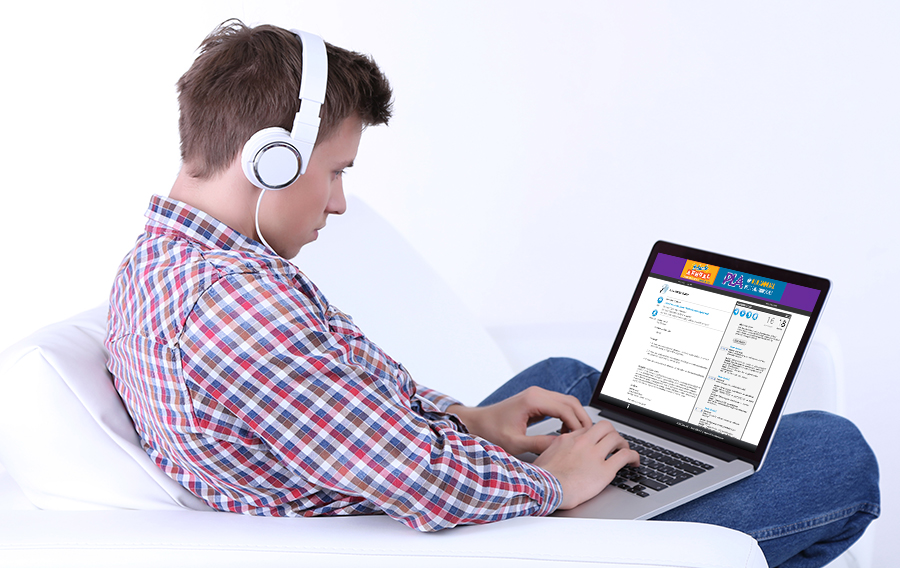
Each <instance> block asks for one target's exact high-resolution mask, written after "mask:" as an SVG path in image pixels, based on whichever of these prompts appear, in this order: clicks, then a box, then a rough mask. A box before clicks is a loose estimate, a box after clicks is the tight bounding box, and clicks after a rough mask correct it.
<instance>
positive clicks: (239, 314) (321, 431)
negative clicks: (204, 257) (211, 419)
mask: <svg viewBox="0 0 900 568" xmlns="http://www.w3.org/2000/svg"><path fill="white" fill-rule="evenodd" d="M253 279H254V275H252V274H251V275H233V276H228V277H226V278H223V279H222V280H220V281H219V282H217V283H216V284H215V285H214V286H212V287H211V288H210V289H209V290H208V291H207V292H206V293H205V294H204V295H203V297H202V298H201V300H200V301H199V302H198V304H197V306H196V307H195V309H194V311H193V312H192V314H191V316H190V317H189V319H188V322H187V326H186V328H185V332H184V334H183V337H184V339H183V342H182V350H183V353H184V359H185V360H184V361H183V363H182V364H183V366H184V369H185V374H186V375H190V377H191V379H192V381H193V382H194V383H195V384H196V385H197V387H196V388H197V390H198V393H197V394H196V396H197V397H198V399H201V398H203V397H214V398H215V399H216V400H217V401H219V402H220V403H221V404H223V405H224V406H225V407H226V408H227V409H228V411H229V412H230V413H233V414H234V416H236V417H237V418H239V419H240V421H242V422H243V423H246V425H247V426H248V427H249V429H250V430H252V432H253V433H254V435H255V436H258V437H259V438H260V439H261V440H262V441H263V442H264V443H265V445H266V446H268V447H269V448H271V451H272V453H273V454H274V455H276V456H277V457H278V460H279V462H281V463H283V464H286V465H287V466H288V467H289V468H290V469H291V470H292V471H294V472H296V474H297V475H298V478H299V479H302V480H305V481H306V482H308V484H309V487H302V488H298V493H302V492H303V491H306V492H312V493H318V494H321V495H329V496H331V498H339V495H347V496H352V497H354V498H359V497H362V498H363V499H365V500H366V501H368V502H370V503H371V504H372V505H373V506H374V507H377V508H378V509H380V510H382V511H384V512H385V513H387V514H388V515H390V516H392V517H394V518H396V519H398V520H401V521H402V522H404V523H406V524H408V525H409V526H412V527H415V528H417V529H419V530H428V531H430V530H438V529H441V528H446V527H450V526H455V525H457V524H467V523H483V522H491V521H495V520H500V519H504V518H508V517H513V516H518V515H543V514H548V513H550V512H552V511H553V510H555V509H556V508H557V506H558V505H559V503H560V502H561V500H562V495H561V491H560V487H559V483H558V482H557V480H556V479H555V478H554V477H553V476H552V475H550V474H548V473H547V472H546V471H544V470H543V469H541V468H540V467H535V466H533V465H531V464H527V463H523V462H521V461H519V460H517V459H515V458H513V457H512V456H509V455H508V454H507V453H506V452H504V451H503V450H502V449H501V448H498V447H496V446H494V445H493V444H491V443H489V442H487V441H485V440H483V439H481V438H477V437H475V436H472V435H470V434H467V433H464V432H460V431H458V430H457V429H456V428H455V425H454V424H453V423H452V422H451V421H450V420H440V419H438V420H430V419H426V418H425V417H424V416H422V415H421V414H419V413H417V412H415V411H413V410H412V408H411V400H412V397H413V396H414V392H415V385H414V383H413V382H412V380H411V379H410V378H409V376H408V375H407V374H406V373H405V371H404V370H403V369H402V368H401V367H399V366H398V365H396V364H395V363H394V362H393V361H391V360H390V358H388V357H387V356H386V355H384V354H383V353H382V352H381V351H380V350H379V349H378V348H377V347H375V346H374V345H372V344H371V343H369V342H368V340H366V339H365V337H364V336H363V335H362V334H361V333H358V330H356V331H357V333H353V328H352V327H351V326H352V324H351V323H350V322H349V320H340V319H338V320H335V321H322V320H321V317H320V314H318V313H317V311H320V310H317V307H318V304H316V303H315V302H308V301H307V300H305V299H304V297H303V295H302V294H301V293H300V292H299V291H298V290H296V289H294V288H292V287H290V286H289V285H286V284H284V283H277V282H272V281H269V282H258V281H253ZM210 361H213V362H214V363H215V366H214V368H210V364H209V362H210ZM335 494H338V495H335Z"/></svg>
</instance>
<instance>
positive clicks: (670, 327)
mask: <svg viewBox="0 0 900 568" xmlns="http://www.w3.org/2000/svg"><path fill="white" fill-rule="evenodd" d="M828 286H829V285H828V281H827V280H824V279H821V278H815V277H810V276H806V275H801V274H798V273H794V272H790V271H785V270H780V269H776V268H773V267H768V266H764V265H760V264H756V263H750V262H747V261H742V260H739V259H733V258H729V257H724V256H721V255H715V254H712V253H707V252H704V251H699V250H696V249H688V248H686V247H679V246H677V245H672V244H670V243H664V242H660V243H657V244H656V245H655V246H654V250H653V252H652V253H651V255H650V259H649V260H648V263H647V267H646V268H645V270H644V273H643V275H642V278H641V282H640V283H639V285H638V287H637V290H636V291H635V295H634V297H633V299H632V302H631V305H630V306H629V312H628V314H627V316H626V318H625V322H624V323H623V327H622V329H621V330H620V331H619V335H618V337H617V338H616V342H615V344H614V346H613V350H612V351H611V353H610V358H609V360H608V361H607V364H606V367H605V368H604V371H603V375H602V377H601V380H600V384H599V385H598V388H597V391H596V392H595V394H594V398H595V401H596V402H600V403H606V404H611V405H613V406H616V407H618V408H620V409H622V410H627V411H629V412H633V413H636V414H639V415H641V416H642V417H646V418H650V419H654V420H656V421H658V422H661V423H664V424H666V425H668V426H671V427H677V428H679V429H683V430H685V431H688V432H690V433H692V434H693V435H700V436H703V437H704V438H707V439H708V440H711V441H715V442H716V443H725V444H729V445H730V446H733V447H735V448H737V449H740V450H742V452H745V453H754V452H756V451H757V449H758V448H759V447H760V444H761V443H762V444H767V443H768V437H769V436H770V435H771V431H772V430H773V429H774V427H775V424H776V423H777V419H778V415H779V413H780V411H781V407H782V406H783V403H784V400H785V399H786V397H787V392H788V391H789V387H790V382H791V380H792V379H793V376H794V374H795V373H796V370H797V368H798V366H799V362H800V358H801V356H802V353H803V350H804V349H805V347H806V344H807V343H808V341H809V338H810V336H811V333H812V328H813V327H814V325H815V320H816V318H817V316H818V314H819V312H820V311H821V308H822V306H823V304H824V299H825V296H826V295H827V292H828ZM767 430H768V432H767Z"/></svg>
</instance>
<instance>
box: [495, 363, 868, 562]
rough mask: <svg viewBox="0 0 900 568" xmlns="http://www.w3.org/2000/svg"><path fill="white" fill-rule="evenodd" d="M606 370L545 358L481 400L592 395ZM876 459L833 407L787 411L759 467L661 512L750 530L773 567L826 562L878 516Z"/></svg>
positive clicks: (586, 398) (680, 518)
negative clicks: (533, 392)
mask: <svg viewBox="0 0 900 568" xmlns="http://www.w3.org/2000/svg"><path fill="white" fill-rule="evenodd" d="M599 377H600V373H599V372H598V371H597V370H596V369H594V368H592V367H590V366H588V365H585V364H584V363H581V362H580V361H576V360H574V359H564V358H559V359H547V360H546V361H543V362H541V363H538V364H536V365H534V366H532V367H530V368H528V369H526V370H525V371H522V372H521V373H519V374H518V375H516V376H515V377H513V378H512V379H511V380H510V381H508V382H507V383H506V384H504V385H503V386H501V387H500V388H499V389H497V390H496V391H494V393H492V394H491V395H490V396H489V397H487V398H486V399H485V400H484V401H482V403H481V405H480V406H486V405H488V404H493V403H495V402H498V401H500V400H503V399H505V398H508V397H510V396H512V395H514V394H516V393H517V392H519V391H522V390H524V389H526V388H528V387H530V386H532V385H536V386H540V387H543V388H545V389H548V390H554V391H557V392H562V393H566V394H571V395H573V396H575V397H576V398H578V399H579V400H580V401H581V403H582V404H585V405H586V404H588V403H589V402H590V398H591V394H592V393H593V391H594V385H596V383H597V380H598V379H599ZM879 502H880V497H879V489H878V463H877V462H876V461H875V454H874V453H872V450H871V449H870V448H869V445H868V444H867V443H866V441H865V439H863V437H862V434H860V432H859V430H858V429H857V428H856V426H854V425H853V423H851V422H850V421H848V420H846V419H844V418H841V417H839V416H835V415H833V414H829V413H827V412H820V411H809V412H800V413H797V414H788V415H785V416H783V417H782V419H781V424H780V425H779V426H778V430H777V431H776V433H775V436H774V437H773V439H772V445H771V447H770V448H769V453H768V455H767V456H766V461H765V463H764V465H763V467H762V468H760V470H759V472H757V473H755V474H754V475H751V476H750V477H748V478H745V479H743V480H741V481H738V482H737V483H733V484H731V485H729V486H728V487H725V488H722V489H719V490H718V491H714V492H713V493H710V494H708V495H705V496H703V497H700V498H699V499H695V500H694V501H691V502H690V503H687V504H685V505H682V506H680V507H677V508H675V509H672V510H671V511H667V512H665V513H663V514H661V515H658V516H657V517H655V518H654V520H667V521H693V522H699V523H709V524H715V525H721V526H724V527H728V528H731V529H735V530H739V531H741V532H744V533H746V534H748V535H750V536H752V537H753V538H755V539H756V540H757V541H758V542H759V546H760V548H762V550H763V553H764V554H765V555H766V560H767V561H768V562H769V565H770V566H785V567H793V568H807V567H812V566H824V565H825V564H827V563H828V562H830V561H831V560H833V559H834V558H837V557H838V556H839V555H840V554H841V552H843V551H844V550H846V549H847V548H848V547H849V546H850V545H851V544H853V543H854V542H856V540H857V539H858V538H859V537H860V536H862V533H863V531H865V529H866V527H867V526H868V524H869V523H870V522H871V521H872V520H873V519H875V518H876V517H878V514H879V512H880V507H879Z"/></svg>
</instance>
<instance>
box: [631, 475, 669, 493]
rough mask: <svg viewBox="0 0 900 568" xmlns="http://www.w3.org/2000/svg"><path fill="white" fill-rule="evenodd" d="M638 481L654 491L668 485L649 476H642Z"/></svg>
mask: <svg viewBox="0 0 900 568" xmlns="http://www.w3.org/2000/svg"><path fill="white" fill-rule="evenodd" d="M638 483H640V484H641V485H643V486H645V487H649V488H650V489H652V490H654V491H662V490H663V489H666V487H668V486H667V485H664V484H662V483H660V482H659V481H656V480H655V479H650V478H649V477H643V478H641V479H639V480H638Z"/></svg>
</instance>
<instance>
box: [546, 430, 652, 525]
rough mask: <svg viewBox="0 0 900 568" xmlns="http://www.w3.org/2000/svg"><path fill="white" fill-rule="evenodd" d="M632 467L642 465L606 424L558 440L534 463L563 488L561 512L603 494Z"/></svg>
mask: <svg viewBox="0 0 900 568" xmlns="http://www.w3.org/2000/svg"><path fill="white" fill-rule="evenodd" d="M629 464H630V465H633V466H637V465H640V456H638V453H637V452H636V451H634V450H632V449H630V448H629V447H628V442H626V441H625V440H624V439H623V438H622V436H620V435H619V433H618V432H616V430H615V428H613V426H612V424H610V423H609V422H606V421H602V422H597V423H596V424H594V425H593V426H591V427H590V428H581V429H579V430H575V431H573V432H569V433H567V434H562V435H560V436H557V437H556V440H555V441H554V442H553V443H552V444H551V445H550V447H549V448H547V450H546V451H545V452H544V453H542V454H541V455H540V456H539V457H538V459H536V460H534V465H536V466H539V467H542V468H544V469H546V470H547V471H549V472H550V473H552V474H553V476H554V477H556V479H557V480H558V481H559V484H560V485H561V486H562V490H563V500H562V503H561V504H560V506H559V508H560V509H571V508H572V507H575V506H576V505H580V504H582V503H584V502H585V501H587V500H588V499H590V498H591V497H593V496H594V495H596V494H598V493H600V491H601V490H602V489H603V488H604V487H606V486H607V485H609V482H610V481H612V480H613V478H614V477H615V476H616V472H617V471H619V470H620V469H621V468H623V467H625V466H626V465H629Z"/></svg>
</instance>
